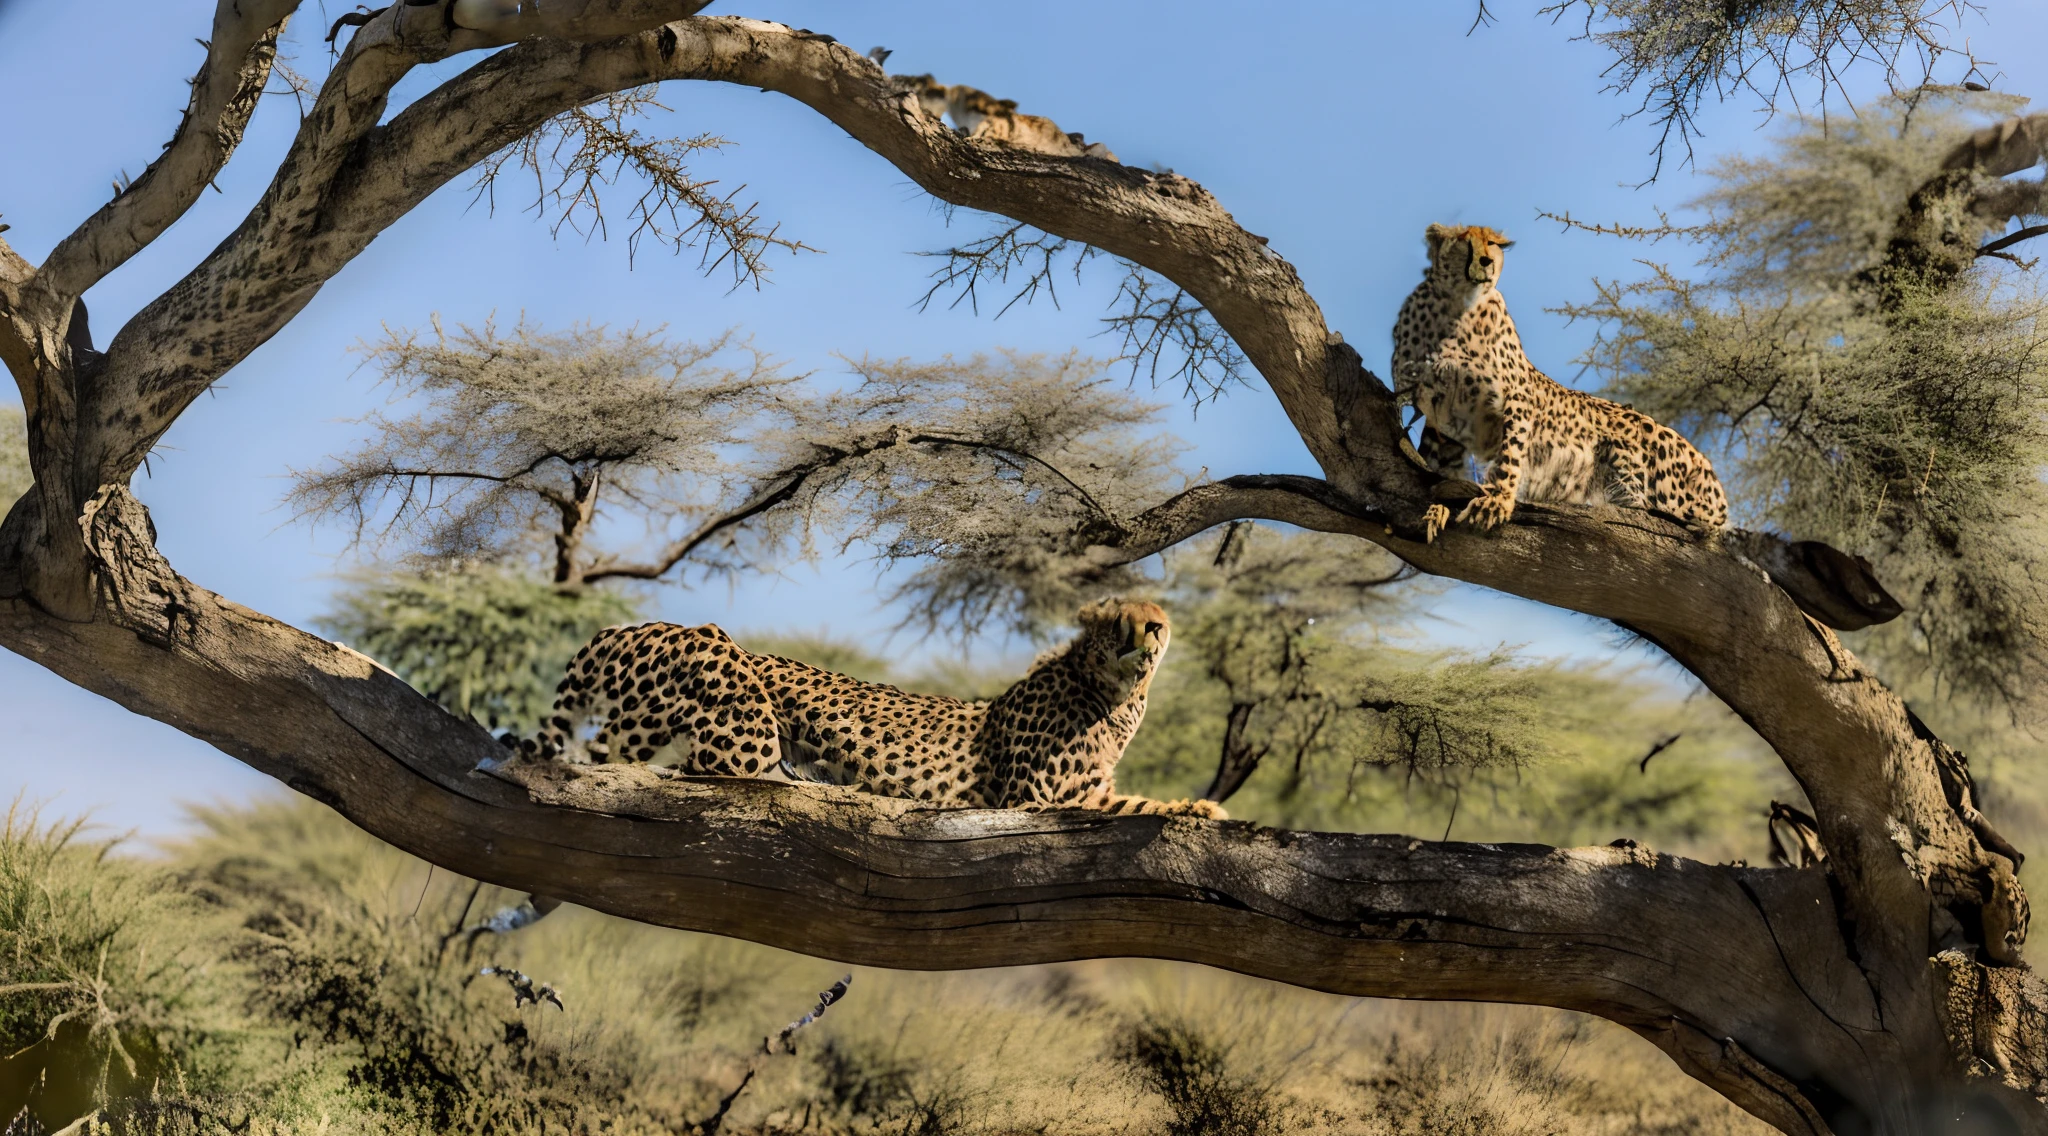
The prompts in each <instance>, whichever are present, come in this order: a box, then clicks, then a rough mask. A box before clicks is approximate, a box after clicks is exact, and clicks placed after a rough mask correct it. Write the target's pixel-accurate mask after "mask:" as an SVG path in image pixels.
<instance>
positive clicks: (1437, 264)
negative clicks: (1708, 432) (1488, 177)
mask: <svg viewBox="0 0 2048 1136" xmlns="http://www.w3.org/2000/svg"><path fill="white" fill-rule="evenodd" d="M1426 240H1427V242H1428V245H1429V268H1428V270H1427V271H1426V272H1424V274H1423V277H1422V283H1421V284H1419V285H1417V286H1416V288H1415V291H1413V292H1412V293H1410V294H1409V296H1408V300H1407V302H1406V303H1404V304H1402V305H1401V316H1400V318H1399V319H1398V320H1397V321H1396V322H1395V324H1394V383H1395V390H1396V392H1397V394H1399V395H1400V396H1401V397H1403V398H1405V399H1407V400H1409V401H1411V402H1412V403H1413V404H1414V406H1415V407H1416V409H1418V410H1420V411H1421V412H1422V417H1423V421H1424V424H1425V425H1424V429H1423V442H1422V445H1421V447H1420V448H1421V450H1422V451H1423V456H1424V457H1426V458H1429V459H1430V460H1431V461H1432V462H1434V463H1435V464H1436V465H1437V466H1438V467H1439V468H1441V469H1447V470H1462V469H1463V468H1464V465H1465V456H1466V454H1467V453H1468V452H1469V453H1470V454H1471V455H1472V456H1473V457H1476V458H1477V459H1479V461H1480V462H1482V463H1483V464H1484V465H1485V466H1486V472H1485V474H1484V475H1483V478H1482V482H1483V486H1484V491H1483V492H1481V494H1480V495H1479V496H1478V497H1476V498H1474V499H1473V500H1472V501H1470V502H1468V503H1467V504H1466V506H1465V508H1464V509H1463V511H1461V512H1460V513H1459V514H1458V518H1457V519H1458V520H1459V521H1468V522H1471V523H1473V524H1477V525H1479V526H1480V527H1481V528H1488V529H1490V528H1492V527H1494V526H1495V525H1498V524H1501V523H1502V522H1504V521H1506V520H1507V519H1508V518H1509V517H1510V516H1512V515H1513V514H1514V509H1515V499H1516V498H1517V497H1518V496H1519V497H1520V498H1521V499H1523V500H1528V501H1561V502H1572V503H1578V504H1602V503H1609V502H1611V503H1614V504H1618V505H1626V506H1629V507H1631V508H1636V509H1651V510H1655V511H1657V512H1660V513H1665V514H1668V515H1670V516H1672V517H1676V518H1677V519H1678V520H1680V521H1682V522H1684V523H1685V524H1686V525H1687V526H1689V527H1691V528H1693V529H1695V530H1697V531H1700V532H1715V531H1718V530H1721V529H1724V528H1726V527H1727V526H1728V497H1727V494H1726V493H1725V492H1723V490H1722V488H1721V482H1720V479H1718V478H1717V477H1715V476H1714V467H1713V464H1712V463H1710V462H1709V461H1708V460H1707V458H1706V455H1704V454H1702V453H1700V452H1699V450H1698V449H1696V448H1694V447H1693V444H1692V443H1691V442H1688V441H1686V440H1685V438H1684V437H1683V436H1682V435H1680V434H1679V433H1678V432H1677V431H1676V430H1673V429H1671V428H1670V427H1669V426H1665V425H1663V424H1662V423H1660V422H1658V421H1657V420H1656V419H1654V418H1651V417H1650V416H1649V415H1647V414H1644V413H1642V412H1640V411H1637V410H1633V409H1631V408H1629V407H1626V406H1622V405H1620V404H1618V403H1613V402H1609V401H1607V400H1606V399H1603V398H1597V397H1595V396H1593V395H1590V394H1586V393H1585V392H1583V391H1576V390H1573V389H1571V388H1570V387H1567V386H1565V385H1563V384H1562V383H1559V382H1557V381H1556V380H1554V379H1552V378H1550V377H1549V376H1548V375H1545V374H1544V373H1543V372H1541V371H1539V370H1537V369H1536V367H1535V365H1534V364H1532V363H1530V362H1529V357H1528V356H1527V355H1525V354H1524V353H1523V351H1522V340H1521V337H1520V336H1518V335H1517V334H1516V333H1515V321H1514V320H1513V319H1512V318H1510V317H1509V316H1508V307H1507V301H1506V300H1505V299H1503V298H1502V296H1501V294H1500V287H1499V284H1500V272H1501V264H1502V261H1503V260H1504V259H1505V251H1506V249H1507V248H1508V247H1509V246H1510V245H1511V244H1512V243H1513V242H1511V241H1509V240H1508V239H1507V237H1505V236H1504V235H1502V234H1501V233H1499V232H1498V231H1496V230H1493V229H1489V228H1487V227H1485V226H1483V225H1467V226H1464V227H1461V228H1452V227H1450V226H1447V225H1431V226H1430V227H1429V230H1428V234H1427V237H1426ZM1449 520H1450V511H1449V510H1448V509H1446V508H1444V507H1443V506H1442V505H1432V506H1431V507H1430V509H1429V512H1428V513H1427V514H1426V515H1425V518H1424V521H1425V526H1426V529H1427V537H1428V539H1430V540H1435V539H1436V534H1437V533H1438V532H1439V531H1440V530H1441V529H1442V528H1443V527H1444V526H1445V525H1446V524H1447V523H1448V522H1449Z"/></svg>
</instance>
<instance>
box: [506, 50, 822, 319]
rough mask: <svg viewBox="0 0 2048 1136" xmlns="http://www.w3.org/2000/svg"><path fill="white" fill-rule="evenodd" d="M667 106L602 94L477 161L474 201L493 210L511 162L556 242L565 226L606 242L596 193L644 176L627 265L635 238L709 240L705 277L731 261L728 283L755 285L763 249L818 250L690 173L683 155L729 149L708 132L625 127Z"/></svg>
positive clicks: (646, 97)
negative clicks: (658, 132)
mask: <svg viewBox="0 0 2048 1136" xmlns="http://www.w3.org/2000/svg"><path fill="white" fill-rule="evenodd" d="M598 105H599V104H596V103H592V104H591V106H592V107H594V106H598ZM667 109H668V108H667V107H665V106H663V105H662V104H661V103H659V102H657V101H655V97H654V88H653V87H640V88H637V89H634V90H630V91H621V92H619V93H617V94H613V95H608V96H606V98H605V99H604V102H603V104H602V110H601V111H600V112H593V111H592V110H591V109H590V107H575V108H573V109H571V110H568V111H564V112H563V113H561V114H559V115H557V116H555V117H554V118H552V119H550V120H548V121H547V122H546V123H544V124H542V125H541V127H540V128H539V129H537V130H535V131H533V132H532V133H530V134H527V135H526V136H525V137H523V138H521V139H520V140H519V141H517V142H514V143H513V144H511V145H510V146H507V147H505V148H504V149H503V150H500V151H498V152H497V153H496V154H493V155H491V156H490V157H489V158H487V159H485V160H484V161H483V162H482V163H481V164H480V165H479V166H478V167H477V180H476V184H475V187H474V188H475V190H476V196H477V197H478V198H482V199H485V200H487V201H489V202H490V204H491V208H493V209H495V208H496V207H497V183H498V178H499V176H500V175H501V174H503V173H504V172H505V169H506V167H507V166H512V165H516V166H519V167H521V168H524V169H527V170H530V171H532V173H533V179H534V188H535V199H534V203H533V205H532V206H530V208H531V209H532V210H533V211H534V212H535V213H536V214H543V213H545V212H546V210H547V209H548V207H549V206H550V205H552V206H553V207H554V208H555V209H556V211H557V213H556V218H555V223H554V225H553V226H552V227H551V228H550V230H549V231H550V233H552V234H553V235H556V236H559V235H560V234H561V231H562V227H563V226H565V225H566V226H568V227H569V228H571V229H574V230H575V231H576V232H578V233H580V234H582V235H584V236H585V237H588V236H591V235H593V234H594V235H597V236H600V237H609V236H610V225H609V222H608V220H607V218H606V216H605V211H604V200H603V188H604V187H609V186H613V185H616V184H617V183H618V181H619V178H620V177H621V175H623V174H624V173H625V172H626V171H627V170H628V169H631V170H632V171H633V172H634V173H635V174H637V175H638V176H639V177H641V178H643V179H645V181H646V186H647V187H646V189H645V190H644V191H643V192H642V193H641V194H640V197H639V199H638V200H636V201H634V202H633V205H632V207H631V208H630V209H628V210H627V212H626V217H627V219H628V220H630V221H632V222H633V228H632V231H631V232H629V233H627V234H626V251H627V257H628V260H629V262H630V260H631V258H632V257H633V256H634V255H635V254H637V253H638V251H639V247H640V240H641V238H642V237H653V238H654V239H655V240H658V241H662V242H664V243H666V244H668V245H670V246H672V247H673V248H674V249H675V250H676V251H677V252H681V251H682V250H683V249H685V248H689V247H691V246H692V245H694V244H696V243H697V242H698V240H699V238H700V237H702V236H707V235H708V237H709V240H707V241H706V243H705V245H704V252H703V255H702V257H701V258H700V260H699V266H700V267H701V268H702V269H703V270H704V271H705V272H706V273H707V274H709V273H711V272H715V271H717V270H718V268H719V266H721V265H724V264H726V263H728V262H730V264H731V265H732V272H733V287H735V288H737V287H739V286H740V285H742V284H745V283H747V282H749V281H752V282H753V283H754V285H755V287H759V286H760V283H761V278H762V276H763V275H765V274H766V273H767V271H768V265H767V262H766V254H767V252H768V250H769V249H770V248H781V249H786V250H788V251H790V252H816V251H817V250H816V249H813V248H811V247H810V246H809V245H806V244H804V243H803V242H801V241H794V240H790V239H788V238H785V237H782V236H779V235H777V234H778V233H779V232H780V230H781V226H780V225H768V224H764V222H763V221H762V220H761V218H760V216H759V215H758V214H756V213H755V208H756V206H755V205H754V204H753V203H749V204H747V205H744V206H742V205H737V204H735V203H734V198H735V197H737V196H738V194H739V193H740V191H741V190H743V189H745V188H746V186H744V185H741V186H737V187H735V188H734V189H732V190H731V191H730V192H727V193H724V194H719V193H715V192H713V187H714V186H716V185H717V184H718V182H717V181H716V180H715V179H709V178H704V179H700V178H695V177H692V176H691V174H690V172H689V167H688V161H689V158H690V157H691V155H693V154H696V153H698V152H700V151H704V150H722V149H724V148H725V147H727V146H729V145H731V143H729V142H728V141H726V140H725V139H723V138H720V137H718V136H716V135H712V134H699V135H696V136H695V137H691V138H649V137H646V136H644V135H642V134H641V133H640V131H639V129H638V128H637V127H636V126H634V125H632V122H631V120H632V119H634V118H636V117H638V116H640V115H643V114H645V113H647V112H648V111H650V110H667ZM579 214H587V215H588V221H587V222H582V221H579V220H578V217H579ZM714 253H715V254H716V255H713V254H714Z"/></svg>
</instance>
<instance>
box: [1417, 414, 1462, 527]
mask: <svg viewBox="0 0 2048 1136" xmlns="http://www.w3.org/2000/svg"><path fill="white" fill-rule="evenodd" d="M1415 452H1416V453H1417V454H1419V455H1421V457H1422V460H1423V461H1424V462H1426V463H1428V464H1429V466H1430V468H1431V469H1434V470H1436V471H1437V472H1438V473H1441V474H1444V475H1445V476H1447V477H1448V476H1453V475H1462V474H1463V473H1464V472H1465V447H1464V445H1463V443H1460V442H1459V441H1458V440H1457V439H1455V438H1452V437H1451V436H1450V435H1448V434H1445V433H1442V432H1441V431H1439V430H1438V429H1437V428H1436V427H1435V426H1433V425H1431V424H1430V423H1429V422H1428V421H1427V420H1426V419H1425V421H1424V422H1423V424H1422V437H1421V440H1420V442H1419V444H1418V445H1417V446H1416V447H1415ZM1450 523H1451V511H1450V510H1449V509H1447V508H1445V507H1444V506H1442V505H1431V506H1430V507H1429V508H1427V509H1424V510H1423V511H1422V529H1423V535H1422V543H1424V544H1430V543H1433V542H1435V540H1436V534H1438V533H1440V532H1442V531H1444V529H1445V528H1447V527H1449V526H1450Z"/></svg>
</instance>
